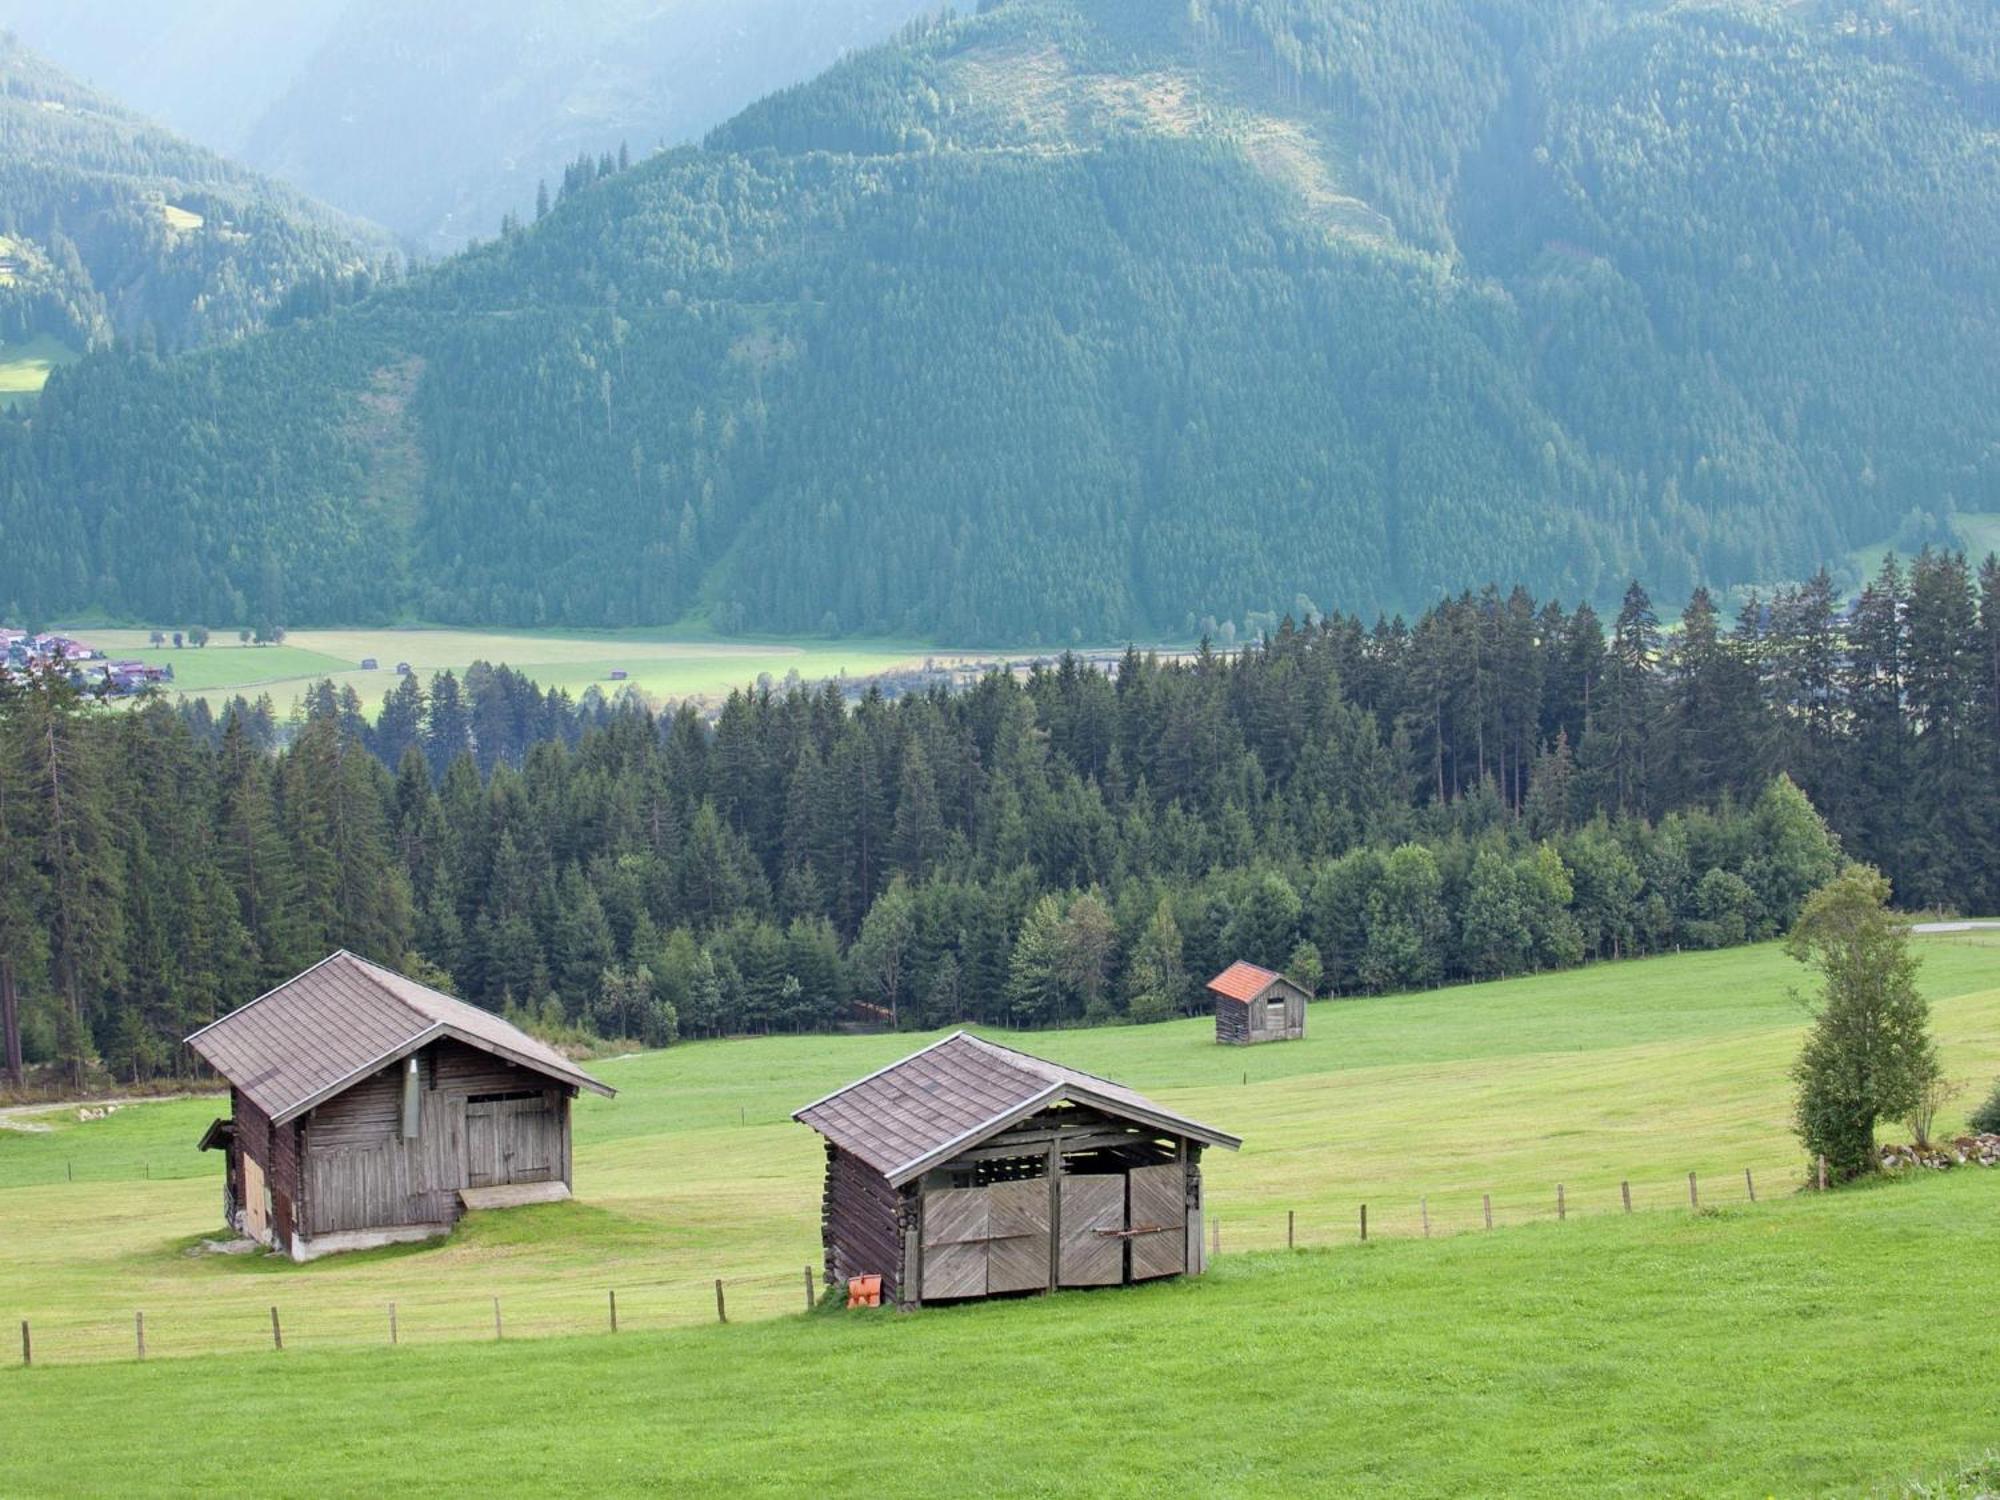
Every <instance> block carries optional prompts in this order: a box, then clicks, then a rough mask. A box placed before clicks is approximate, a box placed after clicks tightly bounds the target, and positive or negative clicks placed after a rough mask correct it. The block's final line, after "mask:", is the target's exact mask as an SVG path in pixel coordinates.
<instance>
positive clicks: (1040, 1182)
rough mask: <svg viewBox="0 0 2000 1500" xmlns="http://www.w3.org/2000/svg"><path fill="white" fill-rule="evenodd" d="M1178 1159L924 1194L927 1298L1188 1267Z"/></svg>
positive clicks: (1130, 1277) (1137, 1277) (1146, 1275)
mask: <svg viewBox="0 0 2000 1500" xmlns="http://www.w3.org/2000/svg"><path fill="white" fill-rule="evenodd" d="M1186 1182H1187V1173H1186V1169H1185V1168H1184V1167H1183V1166H1182V1165H1181V1164H1180V1163H1179V1162H1167V1163H1164V1164H1162V1165H1159V1166H1152V1167H1135V1168H1133V1169H1132V1170H1131V1171H1129V1172H1106V1173H1086V1174H1080V1175H1076V1176H1064V1177H1062V1178H1060V1179H1059V1180H1058V1189H1057V1192H1056V1194H1055V1195H1054V1196H1053V1198H1052V1197H1051V1194H1050V1192H1049V1181H1048V1179H1047V1178H1045V1177H1036V1178H1029V1179H1025V1180H1023V1181H1019V1182H996V1183H991V1184H989V1185H987V1186H985V1187H976V1188H952V1189H947V1190H943V1191H934V1192H929V1193H926V1194H924V1212H923V1257H924V1260H923V1276H922V1286H923V1299H924V1300H925V1301H926V1302H945V1301H953V1300H956V1299H960V1298H966V1297H987V1296H993V1295H995V1294H997V1293H1001V1292H1027V1291H1037V1290H1042V1289H1045V1288H1047V1287H1048V1285H1049V1284H1050V1280H1051V1275H1050V1273H1051V1270H1052V1269H1053V1271H1054V1280H1055V1283H1056V1284H1057V1285H1059V1286H1116V1285H1118V1284H1119V1283H1121V1282H1125V1281H1148V1280H1151V1279H1153V1278H1155V1277H1159V1276H1177V1275H1179V1274H1181V1273H1182V1272H1183V1271H1185V1270H1186V1269H1187V1190H1186Z"/></svg>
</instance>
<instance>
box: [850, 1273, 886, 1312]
mask: <svg viewBox="0 0 2000 1500" xmlns="http://www.w3.org/2000/svg"><path fill="white" fill-rule="evenodd" d="M847 1305H848V1306H849V1307H880V1306H881V1305H882V1278H881V1277H880V1276H850V1277H849V1278H848V1281H847Z"/></svg>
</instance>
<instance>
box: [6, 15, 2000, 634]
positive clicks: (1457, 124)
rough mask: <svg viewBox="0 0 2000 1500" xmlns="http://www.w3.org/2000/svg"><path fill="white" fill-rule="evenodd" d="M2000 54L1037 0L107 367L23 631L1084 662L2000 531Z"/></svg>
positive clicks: (66, 407)
mask: <svg viewBox="0 0 2000 1500" xmlns="http://www.w3.org/2000/svg"><path fill="white" fill-rule="evenodd" d="M1995 32H1996V22H1995V20H1994V19H1993V17H1992V15H1991V14H1990V13H1989V12H1986V11H1983V10H1980V9H1977V8H1974V7H1973V6H1972V5H1971V4H1970V0H1955V3H1954V4H1950V5H1940V6H1938V7H1934V8H1931V9H1929V10H1927V11H1926V13H1925V14H1924V16H1923V17H1921V18H1917V17H1912V16H1910V15H1908V14H1906V13H1905V12H1904V11H1903V10H1902V9H1901V8H1899V7H1895V6H1891V5H1888V4H1886V3H1885V4H1881V5H1876V4H1863V5H1859V6H1856V5H1845V6H1842V7H1840V8H1839V10H1838V11H1837V12H1835V11H1833V10H1831V9H1829V10H1826V11H1822V10H1820V9H1818V8H1814V7H1789V6H1787V7H1780V6H1775V5H1773V6H1748V7H1745V6H1737V7H1713V8H1708V7H1701V6H1677V7H1673V8H1670V9H1657V8H1655V7H1652V6H1647V5H1640V4H1631V3H1612V0H1563V3H1560V4H1555V5H1549V4H1529V3H1527V0H1399V3H1397V4H1395V5H1391V6H1388V7H1383V6H1381V5H1379V4H1374V3H1363V0H1284V3H1276V4H1274V3H1271V0H1255V3H1252V0H1199V3H1196V4H1193V5H1189V6H1185V7H1183V6H1172V7H1164V6H1159V5H1154V4H1145V3H1141V0H1096V3H1091V4H1083V3H1080V0H1011V3H1006V4H1001V5H998V6H996V7H991V8H989V9H987V11H986V12H985V13H983V14H981V15H978V16H975V17H971V18H967V19H963V20H960V21H957V22H953V23H951V24H948V25H934V26H925V27H920V28H916V29H914V30H913V31H912V32H910V33H909V34H907V35H906V36H905V38H904V39H903V40H902V41H900V42H899V43H898V44H896V45H894V46H891V47H886V48H881V49H877V50H875V51H872V52H869V53H865V54H861V55H859V56H857V57H854V58H852V59H850V60H849V61H847V62H845V63H843V64H841V65H840V66H838V67H836V68H835V69H833V70H832V71H831V72H829V73H828V74H827V75H825V76H824V77H822V78H820V79H818V80H816V81H815V82H813V83H811V84H808V85H804V86H801V87H799V88H795V89H792V90H788V91H786V92H785V93H782V94H779V95H776V96H774V97H772V98H771V99H769V100H767V101H765V102H764V103H762V104H760V105H758V106H755V107H753V108H752V109H750V110H748V111H746V112H745V113H744V114H743V115H741V116H740V117H738V118H737V119H736V120H735V121H733V122H731V123H730V124H728V125H726V126H724V127H722V128H720V129H718V130H717V131H716V132H714V134H713V135H712V137H711V138H710V140H709V142H708V143H707V145H706V146H705V147H703V148H702V149H700V150H685V151H679V152H672V153H667V154H665V155H663V156H661V157H659V158H656V159H654V160H652V161H649V162H647V163H645V164H643V165H642V166H640V167H637V168H634V169H633V170H631V171H629V172H619V173H612V174H610V175H608V176H607V177H605V178H604V179H603V180H597V181H590V182H584V181H575V182H573V183H572V188H573V189H574V190H573V191H571V192H569V193H567V194H566V195H565V198H564V201H563V202H561V203H560V204H559V205H558V206H557V207H556V209H555V211H554V212H553V213H552V214H551V215H550V216H549V218H548V219H547V220H546V221H545V222H543V223H540V224H538V225H536V226H534V227H532V228H531V229H528V230H526V231H523V232H519V233H515V234H510V235H508V236H506V237H504V238H503V239H502V240H501V241H499V242H497V243H495V244H492V245H489V246H485V247H482V248H481V249H480V250H478V251H477V252H475V253H473V254H470V255H467V256H464V257H460V258H458V259H456V260H454V261H452V262H449V263H447V264H445V265H443V266H441V267H439V268H437V269H436V270H434V271H432V272H430V273H428V274H426V275H425V276H423V277H420V278H418V279H417V280H416V281H414V282H413V283H411V284H410V285H407V286H404V287H401V288H397V289H395V290H393V291H390V292H387V293H385V294H383V295H381V296H379V297H377V298H375V299H373V300H371V301H370V302H368V303H366V304H364V305H363V306H361V307H358V308H353V309H349V310H346V311H344V312H342V313H340V314H338V315H336V316H334V317H331V318H326V319H321V320H319V321H317V322H314V323H313V324H311V325H310V326H307V327H302V328H299V329H288V330H285V331H284V332H283V333H281V334H277V335H273V336H271V337H267V338H263V339H259V340H253V341H251V342H250V343H248V344H246V345H245V346H244V347H242V348H239V349H233V350H230V351H227V352H225V353H220V354H216V355H206V356H200V357H198V358H195V359H190V360H180V361H175V362H173V363H171V364H169V365H165V366H157V367H155V366H145V367H143V368H142V367H141V366H140V365H138V364H136V363H134V362H131V361H126V362H123V363H120V362H119V361H117V360H115V359H106V360H101V361H97V362H94V363H92V364H89V365H86V366H85V367H83V368H82V369H79V370H77V371H74V372H70V373H68V374H65V375H64V376H62V377H60V378H59V379H58V380H57V381H56V382H55V385H54V387H53V388H52V395H51V398H48V399H45V401H44V403H43V409H42V411H41V412H40V413H39V414H38V416H37V418H36V421H35V423H34V424H33V427H32V428H31V429H30V430H28V431H25V432H22V433H19V434H18V435H17V440H16V441H15V442H13V443H12V444H11V445H9V448H8V450H7V454H8V461H9V462H10V464H11V465H12V467H13V469H14V473H15V478H14V479H13V481H12V492H13V493H14V494H16V495H17V496H20V497H26V498H25V499H24V500H17V501H16V502H15V506H14V510H13V513H12V514H11V516H10V515H9V513H8V512H6V511H0V524H5V525H7V526H8V527H9V528H10V529H9V531H8V533H7V534H8V535H9V536H10V537H12V538H13V539H15V540H16V542H17V543H18V546H17V548H16V549H14V555H15V556H18V557H20V558H21V559H22V560H23V561H22V562H21V563H20V564H18V565H15V566H12V567H10V566H9V564H8V563H7V562H5V561H4V560H0V604H5V603H9V602H11V603H13V604H16V605H18V606H19V607H21V608H22V609H24V610H30V611H32V610H37V609H39V610H54V609H75V608H80V607H85V606H87V605H93V604H94V605H100V606H104V607H109V608H114V609H119V610H122V611H125V612H130V613H135V614H143V615H147V616H151V617H156V618H162V619H167V618H172V619H181V618H194V617H196V616H197V615H199V616H201V617H203V618H208V619H213V620H217V621H222V620H230V619H235V618H239V617H243V616H244V615H245V613H246V612H248V613H256V612H259V611H261V612H264V613H268V614H272V615H274V616H276V617H283V618H285V619H286V620H287V622H288V623H299V622H301V621H304V620H308V619H335V618H357V617H362V616H371V615H380V616H389V615H394V614H398V613H416V614H421V615H424V616H428V617H433V618H439V619H448V620H457V621H467V622H475V621H491V622H506V623H510V624H544V623H568V624H578V625H605V624H628V623H654V622H662V621H669V620H673V619H677V618H680V617H682V616H684V615H687V614H689V613H691V612H702V613H705V614H706V615H707V616H708V618H710V619H711V620H712V621H713V622H714V623H716V624H717V625H719V626H721V627H722V628H725V629H738V628H756V629H766V630H794V631H795V630H816V629H824V630H829V631H872V630H890V631H899V632H912V633H923V634H931V635H937V636H944V637H950V638H954V639H959V640H995V639H1007V640H1024V639H1040V640H1044V641H1051V640H1054V641H1060V640H1066V639H1073V638H1106V637H1115V636H1120V635H1126V634H1138V633H1143V632H1155V631H1178V630H1184V629H1185V630H1192V629H1194V628H1197V627H1199V626H1200V625H1201V624H1202V623H1204V621H1205V620H1207V619H1211V618H1213V619H1242V618H1244V617H1245V616H1246V615H1248V614H1251V613H1255V612H1261V611H1267V610H1283V609H1290V608H1294V607H1296V606H1297V605H1298V604H1299V603H1300V602H1301V600H1302V599H1304V600H1309V601H1317V602H1320V603H1325V604H1333V603H1336V602H1337V603H1339V604H1341V605H1343V606H1346V607H1350V608H1375V607H1383V608H1394V607H1400V606H1405V605H1407V604H1409V603H1411V602H1412V601H1414V600H1418V599H1421V598H1424V597H1427V596H1430V595H1433V594H1434V593H1436V592H1437V591H1439V590H1442V589H1455V588H1457V587H1459V586H1462V585H1464V584H1465V583H1467V582H1469V581H1473V580H1478V579H1483V578H1487V577H1490V576H1496V575H1497V576H1501V577H1503V578H1519V579H1521V580H1523V581H1526V582H1529V583H1531V584H1533V585H1535V586H1537V587H1539V588H1543V589H1550V590H1559V591H1561V592H1562V593H1564V594H1565V595H1568V596H1571V597H1575V596H1584V597H1593V598H1603V597H1605V596H1607V595H1609V594H1612V593H1615V592H1616V591H1617V590H1618V589H1619V588H1620V587H1622V583H1623V579H1624V577H1625V576H1626V574H1627V573H1628V572H1629V571H1633V570H1637V571H1643V572H1644V573H1645V574H1646V575H1647V576H1648V577H1649V579H1650V580H1651V581H1653V582H1654V584H1655V585H1656V587H1657V588H1659V589H1660V590H1663V591H1664V592H1666V593H1669V594H1671V593H1673V592H1676V591H1678V590H1682V589H1685V588H1687V587H1689V586H1691V585H1692V584H1693V583H1694V582H1697V581H1703V582H1708V583H1711V584H1721V585H1729V584H1742V583H1751V582H1756V581H1759V580H1763V579H1769V578H1772V577H1775V576H1790V575H1797V574H1800V573H1803V572H1805V571H1808V570H1810V569H1811V568H1812V567H1814V566H1816V565H1817V564H1818V563H1819V562H1820V561H1822V560H1824V559H1829V558H1834V557H1838V556H1840V555H1841V554H1843V553H1844V552H1845V551H1846V550H1847V548H1848V547H1850V546H1852V545H1855V544H1857V543H1858V542H1860V541H1862V540H1866V539H1872V538H1874V537H1879V536H1882V535H1886V534H1889V533H1890V532H1892V531H1895V530H1897V528H1898V527H1899V526H1900V525H1901V524H1902V522H1903V520H1904V518H1905V517H1906V515H1907V514H1908V513H1910V512H1911V511H1913V510H1915V511H1919V512H1921V513H1925V514H1929V515H1938V514H1943V513H1946V512H1949V511H1951V510H1954V509H1960V510H1967V511H1978V510H1993V509H2000V493H1996V491H2000V417H1997V416H1996V413H1995V410H1994V408H1993V404H1992V402H1991V400H1990V392H1991V391H1992V390H1994V389H1996V388H2000V270H1996V266H1995V263H1994V258H1993V254H1992V251H1991V246H1992V245H1993V244H1995V243H2000V147H1996V140H2000V135H1996V132H1995V124H1996V118H1995V98H1994V91H1993V89H1992V86H1991V79H1990V57H1991V56H1992V48H1993V43H1994V37H1995ZM1982 69H1984V70H1985V71H1982ZM587 175H588V176H589V177H595V176H596V175H597V174H596V173H591V174H587ZM218 392H220V393H221V394H220V395H219V396H218V395H217V394H216V393H218ZM58 393H59V399H58V398H57V397H58ZM112 412H117V413H118V414H119V420H118V422H117V423H115V424H113V423H112V422H111V421H110V420H109V416H110V413H112ZM114 426H115V429H116V430H115V431H114V430H113V428H114ZM385 453H396V454H403V455H408V454H410V453H415V454H416V455H418V458H417V461H415V462H385V461H384V454H385ZM162 454H170V455H173V462H172V463H170V464H168V465H164V466H163V465H161V464H160V462H159V456H160V455H162ZM7 493H8V491H7V490H4V489H0V504H5V503H6V502H5V499H4V497H5V495H6V494H7ZM357 502H358V503H357ZM141 510H143V512H144V513H147V514H160V515H166V516H171V517H174V518H176V520H175V525H176V526H177V527H178V528H179V532H178V534H180V535H185V536H186V537H187V538H188V542H187V544H186V545H185V546H178V547H176V548H175V550H174V551H173V553H172V555H171V556H170V557H169V558H168V559H167V560H166V564H167V565H166V566H159V565H158V559H157V557H156V556H155V555H154V554H152V553H151V552H140V551H139V550H138V549H137V547H136V545H135V543H134V542H133V541H132V540H131V539H130V536H129V532H128V531H127V530H126V529H125V528H123V527H121V526H119V525H116V524H113V523H114V520H115V519H123V518H127V517H129V516H130V515H132V514H134V513H136V512H138V511H141ZM224 536H227V537H228V538H229V540H228V542H227V544H226V545H225V544H224V543H223V542H222V541H221V538H223V537H224ZM209 538H213V539H214V540H208V539H209ZM127 549H131V550H130V552H129V555H128V551H127ZM149 559H151V560H150V561H149ZM385 561H386V562H387V564H388V565H386V566H385V565H384V564H385Z"/></svg>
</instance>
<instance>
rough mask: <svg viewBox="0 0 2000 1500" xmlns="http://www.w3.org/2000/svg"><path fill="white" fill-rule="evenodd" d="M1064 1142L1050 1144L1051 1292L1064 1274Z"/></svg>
mask: <svg viewBox="0 0 2000 1500" xmlns="http://www.w3.org/2000/svg"><path fill="white" fill-rule="evenodd" d="M1062 1157H1063V1154H1062V1142H1061V1141H1059V1140H1057V1141H1050V1142H1049V1155H1048V1166H1047V1171H1048V1178H1049V1290H1050V1291H1052V1292H1053V1291H1054V1290H1055V1289H1056V1286H1057V1284H1058V1279H1059V1278H1060V1276H1061V1274H1062Z"/></svg>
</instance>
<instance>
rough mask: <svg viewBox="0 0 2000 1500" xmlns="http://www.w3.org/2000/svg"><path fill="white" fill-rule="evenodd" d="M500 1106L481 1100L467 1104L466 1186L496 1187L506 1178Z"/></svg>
mask: <svg viewBox="0 0 2000 1500" xmlns="http://www.w3.org/2000/svg"><path fill="white" fill-rule="evenodd" d="M499 1111H500V1106H499V1105H497V1104H489V1103H480V1104H467V1105H466V1106H465V1185H466V1186H467V1187H476V1188H481V1187H496V1186H498V1185H499V1184H500V1183H503V1182H505V1181H506V1180H507V1179H506V1178H505V1177H503V1176H501V1175H500V1174H501V1164H500V1120H499Z"/></svg>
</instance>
